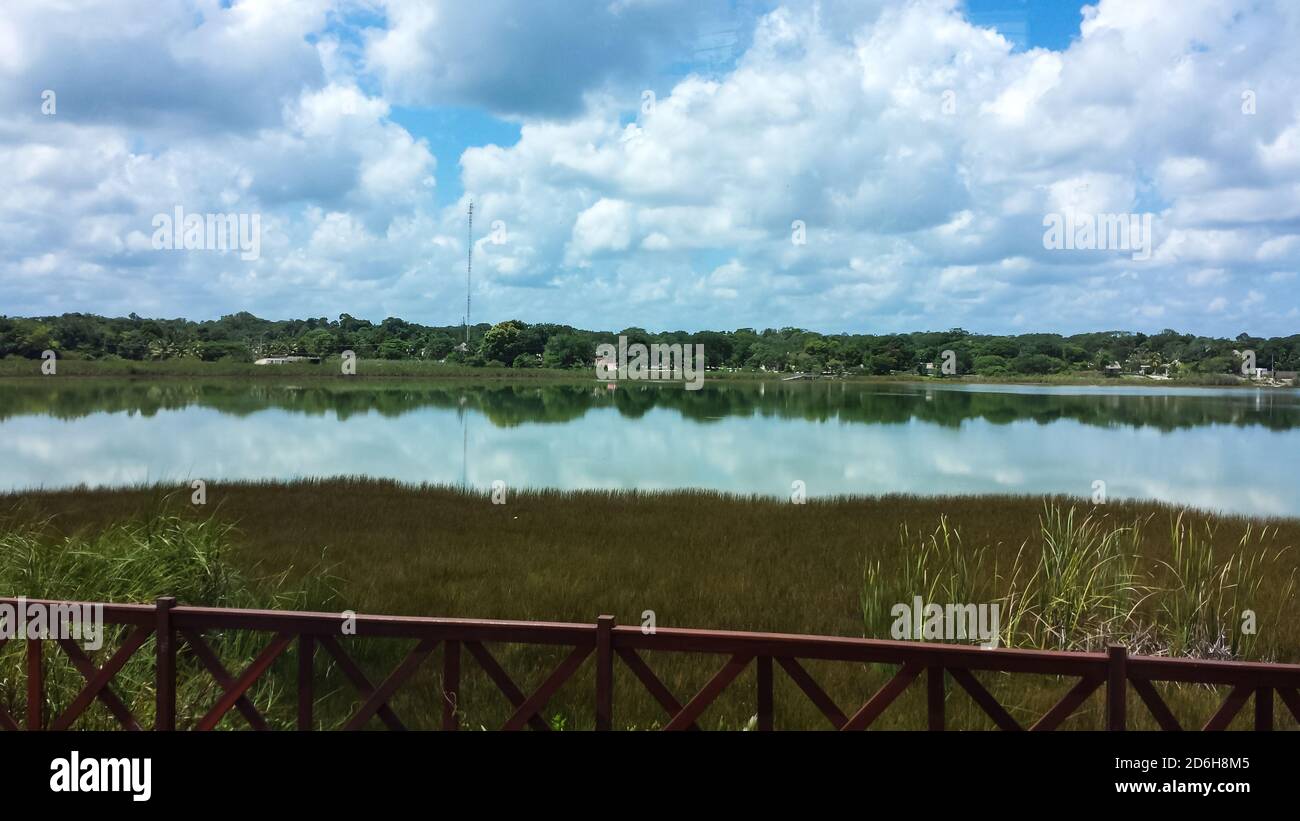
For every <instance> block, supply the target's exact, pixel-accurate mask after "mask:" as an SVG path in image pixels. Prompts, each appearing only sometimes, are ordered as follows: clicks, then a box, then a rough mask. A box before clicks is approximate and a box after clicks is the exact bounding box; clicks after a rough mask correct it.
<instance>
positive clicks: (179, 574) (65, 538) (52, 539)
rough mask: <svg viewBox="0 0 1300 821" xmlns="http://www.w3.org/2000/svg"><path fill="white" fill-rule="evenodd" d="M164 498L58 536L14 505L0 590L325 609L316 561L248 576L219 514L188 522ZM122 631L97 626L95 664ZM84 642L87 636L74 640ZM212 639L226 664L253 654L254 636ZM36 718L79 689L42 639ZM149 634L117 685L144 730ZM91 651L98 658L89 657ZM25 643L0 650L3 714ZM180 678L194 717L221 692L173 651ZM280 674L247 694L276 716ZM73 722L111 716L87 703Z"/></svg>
mask: <svg viewBox="0 0 1300 821" xmlns="http://www.w3.org/2000/svg"><path fill="white" fill-rule="evenodd" d="M170 501H171V500H170V499H169V498H167V497H162V496H159V497H156V498H155V499H154V500H153V501H152V502H151V505H150V507H151V508H152V511H151V512H147V513H145V514H143V515H138V516H135V517H132V518H131V519H128V520H125V521H121V522H115V523H112V524H108V525H107V526H106V527H104V528H103V529H99V530H94V529H87V530H79V531H77V532H74V533H70V534H67V535H59V534H57V533H55V532H54V531H55V528H54V526H53V521H52V520H51V519H50V518H48V517H46V518H41V517H31V516H29V515H27V511H26V509H25V507H24V506H23V505H19V506H16V507H14V508H11V509H9V510H7V511H4V512H3V514H0V595H4V596H10V597H15V596H25V597H27V598H29V599H32V598H45V599H60V600H68V601H107V602H117V603H123V602H140V603H144V602H152V601H153V600H154V599H155V598H157V597H158V596H163V595H174V596H176V598H177V599H178V600H179V601H181V602H183V603H186V604H195V605H207V606H212V607H271V608H284V609H323V608H325V607H327V606H328V605H329V604H330V599H331V598H332V596H333V594H332V592H331V591H330V588H329V583H330V579H329V576H328V574H326V573H324V572H322V571H321V569H320V568H316V569H315V571H314V572H312V573H310V574H306V575H305V576H304V577H303V580H302V581H301V582H299V583H297V584H289V583H288V582H287V581H286V575H287V572H286V571H283V570H282V571H280V572H277V573H272V574H270V575H267V576H257V575H255V574H254V573H253V572H250V570H247V569H244V568H241V567H238V566H236V564H235V563H234V562H233V561H232V560H231V555H230V554H231V552H232V539H231V535H232V530H233V527H232V525H231V524H229V523H228V522H224V521H221V520H220V519H218V518H216V517H209V518H199V519H191V518H185V517H181V516H178V515H175V514H172V513H168V512H166V511H167V508H168V507H169V506H170ZM127 632H128V628H126V627H120V626H105V631H104V635H103V637H102V638H103V645H104V647H105V648H108V649H107V650H101V651H99V653H98V655H99V656H100V659H99V663H102V662H103V660H105V659H106V655H105V654H106V653H109V652H111V651H112V648H115V647H117V646H118V645H120V643H121V642H122V640H123V639H124V638H125V637H126V634H127ZM82 643H84V642H82ZM209 644H210V646H211V647H212V649H213V651H214V652H215V653H216V654H217V655H218V657H219V658H221V659H222V661H223V663H224V664H225V665H226V667H227V668H228V669H233V670H236V671H237V670H240V669H242V668H243V667H244V666H246V665H247V664H248V663H249V662H250V661H252V659H253V658H254V657H255V656H256V655H257V653H258V652H259V651H260V650H261V638H260V637H259V636H257V635H256V634H251V633H246V632H240V631H231V632H229V633H223V634H218V635H215V636H212V637H210V640H209ZM48 647H49V650H48V651H47V653H46V658H47V663H46V705H45V707H44V710H45V714H46V716H47V717H49V718H53V716H54V714H55V713H57V712H59V710H61V707H62V706H66V705H67V704H68V703H69V702H70V701H71V700H72V699H73V698H74V697H75V696H76V694H77V693H78V692H79V691H80V689H81V687H82V686H83V685H84V684H85V679H84V677H83V676H82V675H81V674H80V673H79V672H78V671H77V670H76V669H75V667H73V665H72V664H71V663H70V661H69V660H68V658H67V657H66V656H65V655H64V654H63V653H62V652H61V651H58V650H56V649H55V645H52V644H51V645H48ZM154 652H155V650H154V640H153V638H152V637H151V638H150V639H149V640H148V642H147V643H146V644H145V645H144V646H142V647H141V648H140V649H139V650H138V651H136V653H135V654H134V655H133V656H132V658H131V659H130V660H129V661H128V662H127V664H126V666H125V667H123V668H122V670H121V671H120V672H119V673H118V674H117V676H116V678H115V682H114V690H115V691H116V692H117V694H118V695H119V696H121V697H122V698H123V701H124V702H125V703H126V704H127V706H128V707H129V708H130V710H131V712H132V714H133V715H134V716H135V717H136V720H137V721H138V722H139V723H140V724H141V726H144V727H148V726H151V725H152V722H153V714H154V702H153V685H154V678H153V669H154V668H153V659H154ZM91 655H92V656H93V655H96V654H95V653H92V654H91ZM25 660H26V655H25V645H24V643H23V642H18V641H14V642H9V643H7V644H6V645H5V646H4V647H3V648H0V702H2V703H3V704H4V706H5V709H6V710H8V711H9V712H10V714H12V715H21V714H22V712H23V711H25V710H26V703H25V700H26V692H25V689H24V687H23V686H22V683H23V682H24V681H25V671H24V668H25ZM178 663H179V673H180V676H179V679H178V685H177V704H178V714H179V715H181V716H186V717H189V718H194V717H197V716H199V715H202V713H203V711H204V710H205V709H206V708H205V705H210V704H211V703H212V701H213V700H214V699H215V698H216V697H217V696H219V695H220V689H219V688H217V687H216V684H215V682H214V681H213V680H212V678H211V676H210V675H208V674H207V673H206V672H204V671H202V670H201V669H200V668H199V667H198V665H197V664H195V663H193V659H192V658H191V657H189V656H188V655H187V654H184V653H182V654H181V655H180V658H179V662H178ZM282 674H283V671H282V670H279V669H276V670H273V671H272V673H271V674H270V675H267V676H264V677H263V678H262V679H261V680H259V681H258V683H257V684H256V685H255V687H254V693H253V698H254V700H255V701H256V702H257V703H259V704H262V705H268V710H267V711H268V712H269V713H270V714H271V715H272V716H274V717H276V718H277V719H280V720H281V721H282V720H283V718H284V716H287V715H289V713H290V709H291V707H290V708H286V707H284V706H283V704H282V702H283V698H282V696H283V693H284V690H285V687H284V686H283V683H282V678H283V675H282ZM77 726H78V727H82V728H87V729H111V728H116V727H118V726H119V724H118V722H117V720H116V719H115V718H114V717H113V716H112V715H111V714H110V713H109V712H108V711H107V710H106V709H105V708H104V706H103V705H102V703H100V702H98V701H96V702H95V703H94V705H93V706H92V707H91V708H90V709H89V710H88V711H87V712H86V713H85V714H84V715H83V717H82V719H80V722H79V723H78V724H77Z"/></svg>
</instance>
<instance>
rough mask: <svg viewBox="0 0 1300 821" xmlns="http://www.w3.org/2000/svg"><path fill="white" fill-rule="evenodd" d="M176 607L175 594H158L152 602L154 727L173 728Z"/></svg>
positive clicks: (174, 719) (174, 726)
mask: <svg viewBox="0 0 1300 821" xmlns="http://www.w3.org/2000/svg"><path fill="white" fill-rule="evenodd" d="M175 606H176V598H175V597H174V596H159V597H158V600H157V601H156V602H154V608H155V610H156V623H155V626H154V646H155V648H156V650H157V658H156V660H155V662H154V694H155V697H156V699H157V701H156V704H155V706H154V714H155V718H154V729H155V730H175V729H176V631H175V629H174V628H173V627H172V608H173V607H175Z"/></svg>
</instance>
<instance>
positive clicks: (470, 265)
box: [465, 200, 474, 353]
mask: <svg viewBox="0 0 1300 821" xmlns="http://www.w3.org/2000/svg"><path fill="white" fill-rule="evenodd" d="M468 233H469V242H468V243H467V244H468V247H469V251H468V256H467V257H466V259H465V353H469V292H470V277H471V276H472V274H473V272H474V200H470V201H469V232H468Z"/></svg>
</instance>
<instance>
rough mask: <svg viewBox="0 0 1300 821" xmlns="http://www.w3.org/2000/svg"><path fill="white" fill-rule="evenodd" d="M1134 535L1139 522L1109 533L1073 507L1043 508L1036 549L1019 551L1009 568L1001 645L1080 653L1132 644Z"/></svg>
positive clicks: (1091, 516)
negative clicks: (1120, 643)
mask: <svg viewBox="0 0 1300 821" xmlns="http://www.w3.org/2000/svg"><path fill="white" fill-rule="evenodd" d="M1140 528H1141V524H1140V522H1134V523H1133V524H1132V525H1123V526H1115V525H1111V524H1110V523H1109V522H1107V521H1106V520H1105V519H1104V518H1101V517H1099V516H1096V515H1094V514H1092V513H1088V514H1084V515H1079V513H1078V511H1077V510H1076V508H1074V507H1070V508H1068V509H1066V508H1064V507H1063V506H1062V505H1059V504H1055V503H1048V504H1046V505H1045V506H1044V508H1043V511H1042V512H1041V513H1040V514H1039V518H1038V539H1037V542H1036V544H1035V543H1033V542H1026V543H1025V544H1024V545H1022V546H1021V549H1020V551H1019V552H1018V553H1017V554H1016V559H1015V562H1014V563H1013V565H1012V570H1011V575H1010V580H1009V586H1008V589H1007V592H1006V594H1005V596H1004V597H1003V604H1004V606H1005V608H1006V613H1007V618H1006V626H1005V630H1006V635H1005V639H1004V640H1005V642H1006V643H1007V644H1008V645H1013V644H1014V645H1018V646H1031V647H1037V648H1041V649H1056V650H1087V649H1094V648H1097V647H1099V646H1104V645H1105V644H1106V643H1107V642H1108V641H1110V640H1113V639H1117V638H1120V637H1125V638H1131V636H1129V635H1127V634H1129V633H1130V630H1129V627H1130V626H1131V625H1132V623H1133V618H1134V614H1135V607H1136V605H1137V603H1138V601H1139V597H1140V595H1141V593H1142V590H1141V588H1140V584H1139V581H1138V575H1137V570H1136V564H1137V559H1138V547H1139V544H1140V542H1139V539H1138V536H1139V534H1140ZM1031 545H1032V547H1031ZM1035 548H1036V549H1035ZM1022 576H1023V578H1022Z"/></svg>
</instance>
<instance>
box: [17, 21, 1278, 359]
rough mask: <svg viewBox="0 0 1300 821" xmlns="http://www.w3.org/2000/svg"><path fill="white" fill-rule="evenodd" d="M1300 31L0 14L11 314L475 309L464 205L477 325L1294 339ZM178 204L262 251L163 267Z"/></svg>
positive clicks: (440, 320) (1138, 24)
mask: <svg viewBox="0 0 1300 821" xmlns="http://www.w3.org/2000/svg"><path fill="white" fill-rule="evenodd" d="M1297 34H1300V9H1298V8H1297V7H1296V6H1295V4H1291V3H1286V2H1281V0H1276V1H1275V2H1268V1H1267V0H1265V1H1264V2H1257V0H1148V1H1147V2H1143V3H1132V2H1123V1H1116V0H1100V2H1096V3H1091V4H1080V3H1070V2H1049V0H966V2H960V0H727V1H726V2H723V1H722V0H719V2H698V1H697V0H565V2H564V3H561V4H543V3H532V2H523V0H478V2H475V3H463V2H452V0H111V2H110V0H70V1H69V2H67V3H64V4H61V5H60V6H58V7H56V8H49V7H48V4H45V3H41V2H38V0H9V1H8V2H6V3H5V4H4V5H3V7H0V192H3V193H0V230H3V231H4V234H5V236H6V242H5V243H4V244H3V246H2V247H0V314H11V315H34V314H48V313H61V312H64V311H93V312H96V313H108V314H126V313H130V312H136V313H139V314H142V315H152V316H187V317H191V318H195V319H203V318H212V317H216V316H220V315H222V314H225V313H231V312H234V311H239V310H250V311H253V312H255V313H258V314H259V315H263V316H269V317H277V318H279V317H289V316H337V315H338V314H340V313H343V312H347V313H351V314H353V315H356V316H365V317H368V318H371V319H375V320H379V319H383V318H384V317H385V316H389V315H396V316H402V317H405V318H409V319H413V320H417V321H421V322H427V323H436V324H452V323H458V322H460V321H461V319H462V317H463V313H464V307H463V306H464V296H465V293H464V264H465V257H466V252H467V248H466V231H465V227H466V226H465V218H464V212H465V207H466V205H467V204H468V201H469V199H470V198H471V197H472V198H473V199H474V201H475V203H476V219H475V229H476V230H475V249H474V253H475V283H474V305H475V313H474V317H473V318H474V320H475V321H500V320H504V319H509V318H520V319H524V320H526V321H533V322H541V321H548V322H565V323H571V324H575V325H580V326H585V327H596V328H622V327H627V326H631V325H636V326H641V327H646V328H653V329H677V328H684V329H698V328H704V327H715V328H719V327H721V328H734V327H744V326H750V327H760V328H761V327H782V326H787V325H796V326H802V327H808V328H814V329H817V330H823V331H859V332H861V331H865V332H892V331H905V330H918V329H930V328H948V327H953V326H961V327H965V328H968V329H971V330H975V331H985V332H1021V331H1038V330H1051V331H1062V332H1075V331H1084V330H1101V329H1112V328H1121V329H1131V330H1143V331H1158V330H1160V329H1162V328H1165V327H1175V328H1179V329H1183V330H1188V331H1191V332H1197V333H1207V334H1218V335H1236V334H1237V333H1240V332H1241V331H1250V332H1252V333H1257V334H1270V335H1273V334H1290V333H1295V332H1297V331H1298V330H1300V298H1298V297H1297V289H1296V285H1297V271H1300V79H1297V78H1300V58H1298V57H1297V55H1298V54H1300V50H1297V49H1295V48H1294V47H1293V44H1294V42H1295V41H1296V37H1297ZM47 97H48V98H49V99H50V100H52V101H54V103H56V104H54V105H50V104H47V103H46V100H47ZM178 207H180V208H182V209H183V211H184V213H186V214H197V215H199V216H200V217H204V216H206V215H215V214H231V213H233V214H244V215H248V216H254V215H255V216H256V217H257V219H258V223H259V230H258V232H257V238H258V243H257V245H258V247H257V249H256V252H255V253H244V254H240V253H235V252H231V251H228V250H227V251H222V250H221V249H220V248H219V247H217V245H218V243H217V242H216V240H215V239H214V238H213V237H211V236H209V235H208V234H201V235H200V236H199V237H198V239H197V241H196V245H195V247H192V248H190V249H188V250H169V249H165V248H159V247H157V246H158V245H159V243H158V239H157V223H156V220H157V219H158V218H159V215H164V214H166V215H170V214H173V213H174V212H175V209H176V208H178ZM1106 215H1110V216H1113V217H1116V218H1120V217H1122V218H1123V219H1124V224H1125V226H1128V225H1130V224H1132V225H1135V226H1137V229H1136V230H1135V231H1134V232H1133V233H1131V235H1129V236H1127V237H1124V238H1123V239H1124V240H1125V241H1124V242H1123V243H1121V244H1122V247H1119V248H1116V247H1108V246H1107V243H1105V242H1101V243H1098V242H1096V238H1097V237H1102V238H1105V237H1106V236H1107V233H1106V229H1105V224H1106V223H1104V222H1103V220H1104V219H1105V218H1106ZM1066 217H1068V218H1069V219H1070V221H1071V222H1070V225H1071V226H1072V228H1071V231H1072V232H1073V231H1074V230H1075V227H1076V226H1078V225H1085V224H1086V226H1087V227H1088V228H1089V229H1091V227H1093V226H1095V225H1100V226H1102V229H1101V231H1100V232H1099V233H1097V232H1091V234H1090V235H1091V237H1092V238H1093V245H1092V246H1091V247H1085V248H1078V247H1073V246H1074V243H1073V242H1072V243H1071V244H1070V247H1054V246H1053V244H1052V242H1051V240H1050V238H1049V235H1048V234H1049V232H1048V228H1047V226H1049V225H1050V224H1051V220H1053V219H1055V218H1061V219H1064V218H1066ZM1144 220H1146V222H1144ZM1146 225H1149V226H1150V231H1149V234H1148V233H1147V231H1146V230H1145V226H1146ZM1088 236H1089V233H1085V234H1084V235H1083V237H1084V238H1083V239H1081V240H1080V241H1081V242H1082V243H1084V244H1085V245H1086V244H1087V241H1088V239H1087V237H1088ZM1071 238H1072V239H1075V236H1074V235H1073V234H1072V237H1071ZM1098 245H1100V246H1102V247H1097V246H1098Z"/></svg>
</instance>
